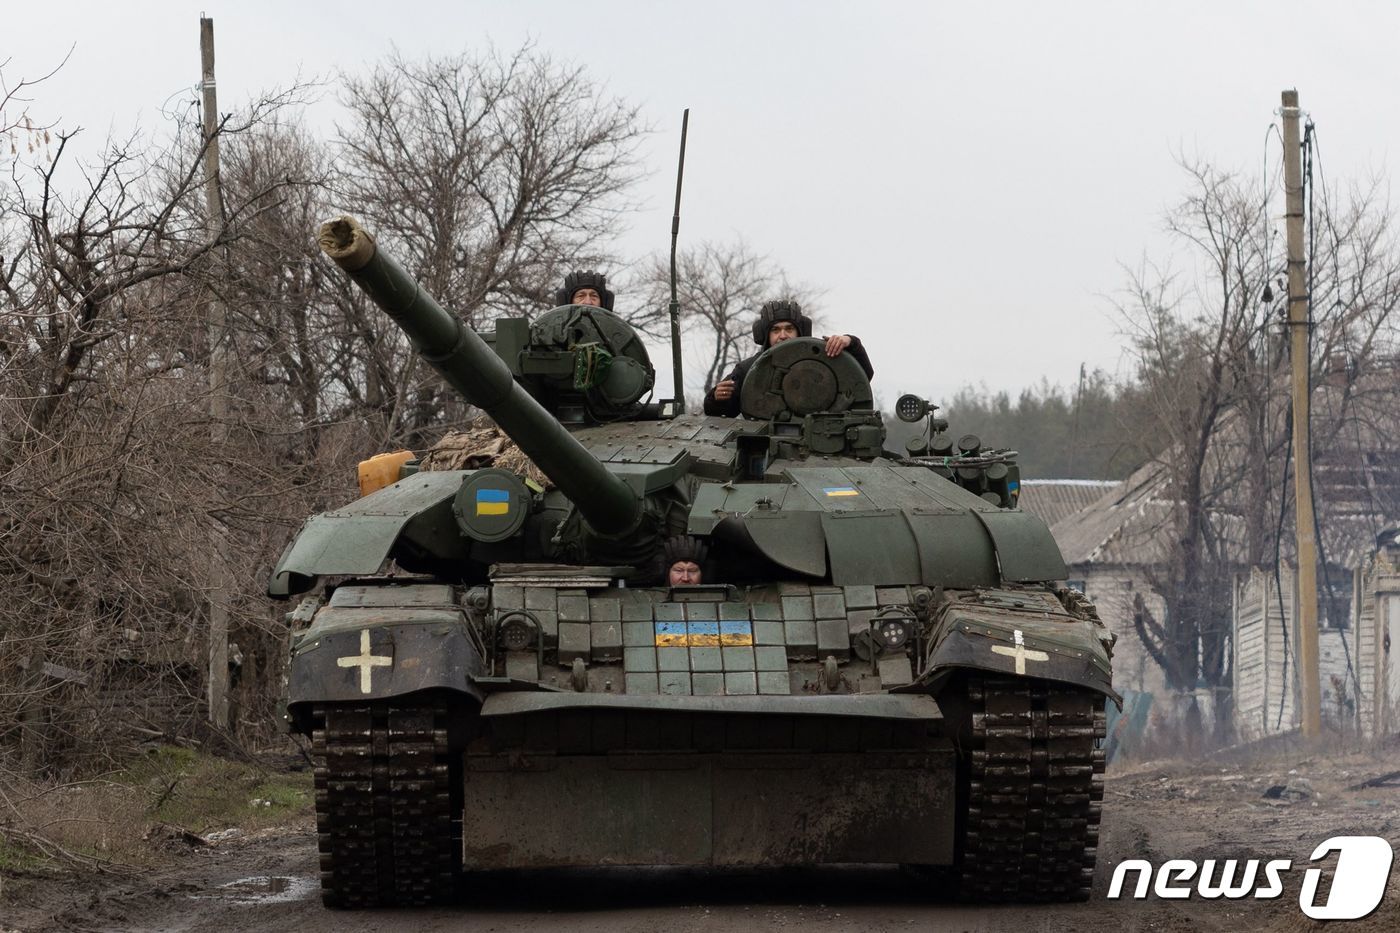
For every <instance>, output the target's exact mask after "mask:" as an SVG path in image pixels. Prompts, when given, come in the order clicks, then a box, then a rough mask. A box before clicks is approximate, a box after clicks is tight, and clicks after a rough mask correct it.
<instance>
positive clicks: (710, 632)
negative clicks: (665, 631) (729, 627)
mask: <svg viewBox="0 0 1400 933" xmlns="http://www.w3.org/2000/svg"><path fill="white" fill-rule="evenodd" d="M686 631H687V637H688V638H689V644H690V647H692V648H718V647H719V623H718V622H715V621H713V620H711V621H708V622H697V621H691V622H687V623H686Z"/></svg>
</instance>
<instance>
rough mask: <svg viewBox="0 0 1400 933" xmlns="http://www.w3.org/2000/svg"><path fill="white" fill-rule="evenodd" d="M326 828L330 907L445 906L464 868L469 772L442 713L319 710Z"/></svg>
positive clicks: (324, 871)
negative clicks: (462, 792) (455, 752)
mask: <svg viewBox="0 0 1400 933" xmlns="http://www.w3.org/2000/svg"><path fill="white" fill-rule="evenodd" d="M312 715H313V731H312V736H311V743H312V753H313V756H314V758H315V762H316V828H317V833H318V836H319V848H320V853H321V897H322V900H323V901H324V902H325V904H326V906H327V907H388V906H396V905H397V906H406V905H426V904H439V903H443V902H445V901H447V900H448V899H450V898H451V897H452V895H453V893H454V891H455V889H456V884H457V878H458V875H459V874H460V871H461V862H462V814H461V807H460V806H456V807H454V799H455V798H456V797H457V793H456V790H455V788H457V787H459V786H460V770H461V768H460V764H459V763H457V762H455V761H454V760H453V757H452V755H451V753H450V750H449V748H448V740H447V729H446V715H447V711H446V709H445V708H444V707H441V706H431V705H426V706H413V705H401V704H395V703H393V702H390V701H379V702H374V703H366V704H363V705H358V706H351V705H339V704H337V705H329V704H326V705H318V706H316V707H315V709H314V710H313V713H312Z"/></svg>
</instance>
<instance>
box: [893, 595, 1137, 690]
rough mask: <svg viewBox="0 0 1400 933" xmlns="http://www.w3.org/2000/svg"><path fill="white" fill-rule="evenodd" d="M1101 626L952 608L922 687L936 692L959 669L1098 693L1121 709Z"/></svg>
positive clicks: (1059, 618) (1026, 614)
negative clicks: (1032, 678)
mask: <svg viewBox="0 0 1400 933" xmlns="http://www.w3.org/2000/svg"><path fill="white" fill-rule="evenodd" d="M1112 641H1113V636H1112V634H1111V633H1110V632H1109V631H1108V630H1107V629H1106V628H1104V626H1103V625H1102V623H1099V622H1096V621H1088V620H1082V619H1075V618H1073V617H1071V616H1068V615H1058V614H1054V613H1048V612H1009V611H1000V610H996V609H992V608H990V607H985V606H977V605H961V604H958V603H954V604H953V605H952V606H950V607H949V608H948V610H947V612H946V613H945V614H944V617H943V620H942V622H941V623H940V625H939V626H938V628H937V630H936V631H935V634H934V637H933V639H932V641H931V643H930V646H929V648H928V653H927V662H926V664H925V666H924V673H923V675H922V676H921V677H920V678H919V683H920V684H921V685H922V686H924V687H925V688H928V687H932V688H933V690H934V692H935V693H936V692H937V690H938V689H939V688H940V687H941V686H942V684H943V682H944V681H946V679H947V678H948V677H949V676H950V675H952V674H953V673H955V672H957V671H958V670H960V669H966V668H972V669H975V670H979V671H986V672H989V673H995V674H1010V675H1016V676H1023V677H1037V678H1043V679H1046V680H1056V681H1060V682H1062V683H1069V684H1077V685H1079V686H1083V687H1088V688H1089V689H1091V690H1096V691H1098V692H1099V693H1102V694H1103V695H1104V696H1106V697H1108V698H1110V699H1112V700H1113V702H1114V703H1117V704H1118V705H1119V707H1120V708H1121V707H1122V705H1123V699H1122V697H1120V696H1119V695H1118V693H1117V692H1115V691H1114V689H1113V683H1112V667H1111V664H1110V662H1109V650H1108V649H1109V646H1110V645H1111V644H1112Z"/></svg>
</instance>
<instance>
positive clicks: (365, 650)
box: [335, 629, 394, 693]
mask: <svg viewBox="0 0 1400 933" xmlns="http://www.w3.org/2000/svg"><path fill="white" fill-rule="evenodd" d="M335 663H336V664H337V665H338V666H340V667H358V668H359V669H360V692H361V693H369V690H370V678H371V677H372V676H373V675H372V673H371V671H373V669H374V668H376V667H388V666H389V665H391V664H393V663H394V659H393V658H390V657H386V656H385V655H382V654H370V653H369V629H361V631H360V653H359V654H347V655H346V656H345V657H343V658H336V660H335Z"/></svg>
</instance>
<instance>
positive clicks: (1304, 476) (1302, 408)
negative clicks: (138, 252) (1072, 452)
mask: <svg viewBox="0 0 1400 933" xmlns="http://www.w3.org/2000/svg"><path fill="white" fill-rule="evenodd" d="M1298 112H1299V111H1298V92H1297V91H1284V92H1283V190H1284V194H1285V196H1286V198H1287V214H1286V218H1287V221H1288V230H1287V232H1288V334H1289V338H1290V356H1291V358H1292V362H1293V494H1294V502H1295V503H1297V515H1296V518H1297V534H1298V675H1299V678H1300V679H1301V681H1302V683H1301V684H1300V685H1299V690H1298V693H1299V696H1300V697H1301V699H1302V703H1303V737H1304V738H1305V739H1316V738H1319V737H1320V736H1321V735H1322V689H1321V685H1320V684H1319V683H1318V667H1317V654H1318V649H1317V540H1316V537H1315V535H1314V533H1313V532H1314V529H1315V528H1316V527H1317V525H1316V523H1315V520H1314V518H1313V497H1312V451H1311V445H1310V444H1309V442H1308V427H1309V424H1308V422H1309V420H1310V419H1309V414H1310V404H1311V402H1310V398H1309V395H1310V393H1309V378H1308V377H1309V375H1310V370H1311V363H1312V360H1311V355H1310V351H1309V344H1310V341H1309V339H1308V336H1309V334H1308V331H1309V328H1311V326H1312V322H1311V321H1310V320H1309V315H1308V303H1309V297H1310V296H1309V295H1308V291H1307V275H1306V262H1307V260H1306V259H1304V257H1303V165H1302V144H1301V142H1300V140H1299V136H1298Z"/></svg>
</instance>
